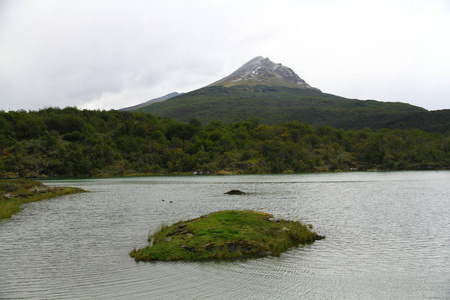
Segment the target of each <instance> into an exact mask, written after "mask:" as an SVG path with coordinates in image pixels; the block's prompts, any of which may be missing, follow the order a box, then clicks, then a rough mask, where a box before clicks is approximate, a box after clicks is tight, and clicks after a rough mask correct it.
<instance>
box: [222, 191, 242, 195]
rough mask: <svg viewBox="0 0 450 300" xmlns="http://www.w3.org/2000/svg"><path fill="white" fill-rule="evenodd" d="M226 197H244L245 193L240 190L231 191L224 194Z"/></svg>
mask: <svg viewBox="0 0 450 300" xmlns="http://www.w3.org/2000/svg"><path fill="white" fill-rule="evenodd" d="M225 194H227V195H245V192H243V191H240V190H231V191H229V192H226V193H225Z"/></svg>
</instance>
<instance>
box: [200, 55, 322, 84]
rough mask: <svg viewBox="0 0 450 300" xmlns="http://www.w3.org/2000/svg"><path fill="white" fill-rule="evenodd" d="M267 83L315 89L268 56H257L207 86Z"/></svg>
mask: <svg viewBox="0 0 450 300" xmlns="http://www.w3.org/2000/svg"><path fill="white" fill-rule="evenodd" d="M239 85H268V86H285V87H296V88H304V89H315V90H317V89H316V88H313V87H311V86H310V85H309V84H307V83H306V82H305V81H304V80H303V79H301V78H300V77H299V76H298V75H297V74H296V73H295V72H294V71H293V70H292V69H290V68H288V67H285V66H283V65H282V64H276V63H274V62H272V61H271V60H270V59H269V58H267V57H263V56H257V57H255V58H253V59H251V60H250V61H248V62H247V63H245V64H244V65H243V66H242V67H240V68H239V69H237V70H236V71H234V72H233V73H231V74H230V75H229V76H227V77H225V78H222V79H221V80H219V81H216V82H214V83H212V84H210V85H209V86H224V87H230V86H239Z"/></svg>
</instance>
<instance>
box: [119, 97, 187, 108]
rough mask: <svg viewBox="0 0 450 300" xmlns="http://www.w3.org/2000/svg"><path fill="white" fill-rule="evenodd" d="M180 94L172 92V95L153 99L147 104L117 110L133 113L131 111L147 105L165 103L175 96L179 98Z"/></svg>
mask: <svg viewBox="0 0 450 300" xmlns="http://www.w3.org/2000/svg"><path fill="white" fill-rule="evenodd" d="M182 94H183V93H177V92H173V93H170V94H167V95H165V96H162V97H159V98H155V99H152V100H148V101H147V102H144V103H141V104H138V105H134V106H130V107H125V108H121V109H119V110H120V111H133V110H137V109H140V108H143V107H145V106H147V105H150V104H153V103H157V102H161V101H165V100H168V99H170V98H173V97H176V96H179V95H182Z"/></svg>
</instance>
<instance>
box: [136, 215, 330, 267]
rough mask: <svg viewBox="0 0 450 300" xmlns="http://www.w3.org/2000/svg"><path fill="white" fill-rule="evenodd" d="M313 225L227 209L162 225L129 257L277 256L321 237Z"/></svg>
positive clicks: (159, 258) (172, 259)
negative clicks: (148, 243)
mask: <svg viewBox="0 0 450 300" xmlns="http://www.w3.org/2000/svg"><path fill="white" fill-rule="evenodd" d="M311 229H312V225H304V224H302V223H300V222H298V221H287V220H274V219H273V216H272V215H271V214H267V213H263V212H256V211H239V210H226V211H219V212H215V213H211V214H209V215H205V216H202V217H199V218H196V219H192V220H188V221H181V222H178V223H175V224H173V225H171V226H162V227H161V229H160V230H159V231H158V232H156V233H155V234H154V235H152V236H150V237H149V242H150V245H149V246H147V247H145V248H143V249H139V250H136V249H134V250H133V251H132V252H131V253H130V256H131V257H133V258H134V259H135V260H136V261H177V260H185V261H196V260H205V259H230V258H239V257H252V256H267V255H275V256H276V255H279V254H280V253H281V252H283V251H286V250H288V249H289V248H292V247H295V246H298V245H300V244H311V243H313V242H314V241H315V240H320V239H323V238H324V237H323V236H320V235H318V234H317V233H315V232H313V231H311Z"/></svg>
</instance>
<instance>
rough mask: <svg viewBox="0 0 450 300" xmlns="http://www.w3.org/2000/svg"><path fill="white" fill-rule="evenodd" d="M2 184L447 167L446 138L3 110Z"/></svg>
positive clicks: (449, 139)
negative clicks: (8, 181)
mask: <svg viewBox="0 0 450 300" xmlns="http://www.w3.org/2000/svg"><path fill="white" fill-rule="evenodd" d="M0 148H1V158H0V178H14V177H83V176H115V175H132V174H192V173H194V172H196V173H215V174H239V173H292V172H295V173H297V172H325V171H327V172H328V171H348V170H416V169H420V170H422V169H450V132H446V133H430V132H425V131H421V130H417V129H395V130H389V129H380V130H372V129H369V128H365V129H360V130H343V129H336V128H333V127H329V126H311V125H309V124H307V123H299V122H297V121H292V122H288V123H284V124H279V125H267V124H264V123H263V122H262V120H260V119H258V118H250V119H248V120H245V121H238V122H234V123H222V122H220V121H212V122H210V123H208V124H202V123H201V122H200V121H199V120H198V119H190V120H189V121H188V122H186V123H181V122H178V121H175V120H171V119H168V118H162V117H156V116H153V115H150V114H147V113H132V112H123V111H114V110H111V111H92V110H79V109H77V108H73V107H68V108H64V109H59V108H46V109H43V110H39V111H29V112H27V111H11V112H3V111H0Z"/></svg>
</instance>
